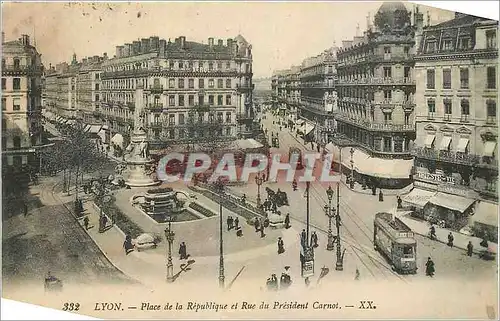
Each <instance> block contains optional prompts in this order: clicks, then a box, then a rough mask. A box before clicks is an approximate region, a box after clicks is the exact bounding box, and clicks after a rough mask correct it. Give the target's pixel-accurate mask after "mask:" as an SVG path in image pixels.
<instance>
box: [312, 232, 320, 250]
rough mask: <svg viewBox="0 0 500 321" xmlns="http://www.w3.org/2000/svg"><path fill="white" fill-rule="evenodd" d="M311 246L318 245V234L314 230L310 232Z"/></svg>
mask: <svg viewBox="0 0 500 321" xmlns="http://www.w3.org/2000/svg"><path fill="white" fill-rule="evenodd" d="M311 246H312V247H318V246H319V245H318V234H316V231H313V232H312V234H311Z"/></svg>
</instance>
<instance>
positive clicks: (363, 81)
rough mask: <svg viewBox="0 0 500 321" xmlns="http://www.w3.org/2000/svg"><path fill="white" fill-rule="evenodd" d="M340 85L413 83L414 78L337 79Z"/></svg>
mask: <svg viewBox="0 0 500 321" xmlns="http://www.w3.org/2000/svg"><path fill="white" fill-rule="evenodd" d="M338 82H339V84H342V85H363V84H365V85H413V84H415V80H414V79H412V78H411V77H400V78H395V77H382V78H381V77H361V78H355V79H339V80H338Z"/></svg>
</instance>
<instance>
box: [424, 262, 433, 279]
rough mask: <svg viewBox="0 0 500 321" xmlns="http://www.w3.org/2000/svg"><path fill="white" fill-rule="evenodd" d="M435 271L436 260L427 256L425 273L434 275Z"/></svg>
mask: <svg viewBox="0 0 500 321" xmlns="http://www.w3.org/2000/svg"><path fill="white" fill-rule="evenodd" d="M434 272H435V266H434V262H433V261H432V260H431V258H430V257H428V258H427V262H426V263H425V275H427V276H430V277H433V276H434Z"/></svg>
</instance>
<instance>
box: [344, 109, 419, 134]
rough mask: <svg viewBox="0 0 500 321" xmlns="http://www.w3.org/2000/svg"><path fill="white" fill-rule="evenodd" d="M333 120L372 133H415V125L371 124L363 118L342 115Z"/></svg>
mask: <svg viewBox="0 0 500 321" xmlns="http://www.w3.org/2000/svg"><path fill="white" fill-rule="evenodd" d="M335 118H337V119H339V120H342V121H344V122H347V123H350V124H353V125H356V126H360V127H363V128H365V129H368V130H372V131H388V132H412V131H415V125H413V124H380V123H372V122H370V121H369V120H367V119H364V118H355V117H352V116H347V115H344V114H342V113H338V114H337V115H336V116H335Z"/></svg>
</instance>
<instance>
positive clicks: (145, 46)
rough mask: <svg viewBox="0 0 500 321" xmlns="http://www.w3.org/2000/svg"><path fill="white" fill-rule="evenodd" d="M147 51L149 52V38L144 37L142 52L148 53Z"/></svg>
mask: <svg viewBox="0 0 500 321" xmlns="http://www.w3.org/2000/svg"><path fill="white" fill-rule="evenodd" d="M147 52H149V39H148V38H142V39H141V53H147Z"/></svg>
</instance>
